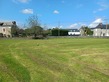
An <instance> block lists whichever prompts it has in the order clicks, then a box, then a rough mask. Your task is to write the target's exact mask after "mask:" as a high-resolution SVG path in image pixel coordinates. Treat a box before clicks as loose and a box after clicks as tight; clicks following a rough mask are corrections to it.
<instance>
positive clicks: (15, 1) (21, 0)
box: [12, 0, 30, 3]
mask: <svg viewBox="0 0 109 82" xmlns="http://www.w3.org/2000/svg"><path fill="white" fill-rule="evenodd" d="M12 1H13V2H14V3H18V2H20V3H28V2H29V1H30V0H12Z"/></svg>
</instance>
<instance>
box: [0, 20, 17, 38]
mask: <svg viewBox="0 0 109 82" xmlns="http://www.w3.org/2000/svg"><path fill="white" fill-rule="evenodd" d="M14 24H16V22H15V21H12V22H0V33H2V34H3V36H4V37H11V27H12V26H13V25H14Z"/></svg>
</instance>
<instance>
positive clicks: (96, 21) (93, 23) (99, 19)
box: [89, 18, 103, 27]
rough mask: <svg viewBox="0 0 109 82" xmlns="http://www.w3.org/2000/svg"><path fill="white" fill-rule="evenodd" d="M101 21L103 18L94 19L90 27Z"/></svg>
mask: <svg viewBox="0 0 109 82" xmlns="http://www.w3.org/2000/svg"><path fill="white" fill-rule="evenodd" d="M99 23H103V19H102V18H98V19H96V20H95V21H93V22H92V23H91V24H90V25H89V27H96V26H97V25H98V24H99Z"/></svg>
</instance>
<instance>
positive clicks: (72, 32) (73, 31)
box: [68, 29, 80, 36]
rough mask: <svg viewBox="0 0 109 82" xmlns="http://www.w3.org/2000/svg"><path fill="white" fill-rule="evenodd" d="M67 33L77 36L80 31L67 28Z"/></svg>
mask: <svg viewBox="0 0 109 82" xmlns="http://www.w3.org/2000/svg"><path fill="white" fill-rule="evenodd" d="M68 35H70V36H71V35H72V36H79V35H80V31H79V30H78V29H69V31H68Z"/></svg>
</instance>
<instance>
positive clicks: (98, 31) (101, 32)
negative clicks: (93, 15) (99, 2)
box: [93, 23, 109, 36]
mask: <svg viewBox="0 0 109 82" xmlns="http://www.w3.org/2000/svg"><path fill="white" fill-rule="evenodd" d="M93 36H109V26H108V25H104V24H102V23H100V24H99V25H98V26H96V27H95V29H93Z"/></svg>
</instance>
